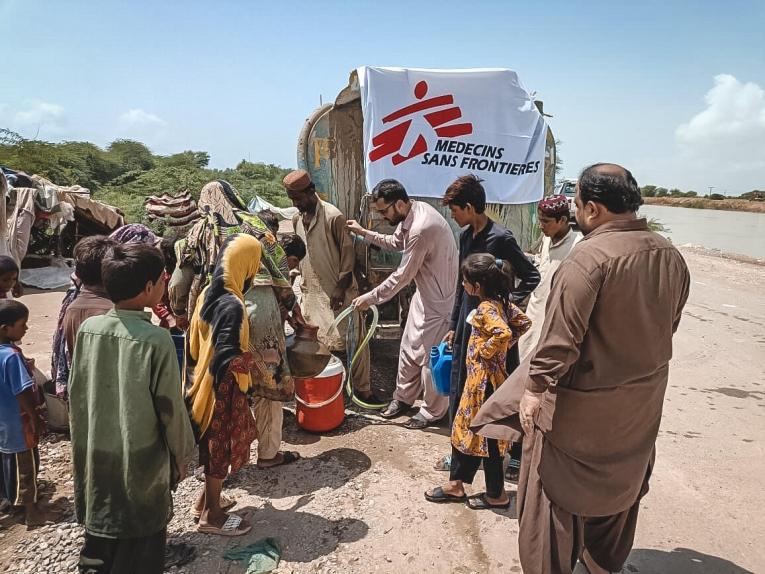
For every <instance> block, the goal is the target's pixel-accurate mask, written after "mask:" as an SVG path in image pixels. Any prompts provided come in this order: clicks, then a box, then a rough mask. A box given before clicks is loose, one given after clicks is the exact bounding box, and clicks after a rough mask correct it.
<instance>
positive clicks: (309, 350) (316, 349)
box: [287, 325, 332, 378]
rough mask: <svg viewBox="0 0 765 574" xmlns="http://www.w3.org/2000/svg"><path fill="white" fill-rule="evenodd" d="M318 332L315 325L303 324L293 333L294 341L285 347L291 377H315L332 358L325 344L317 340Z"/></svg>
mask: <svg viewBox="0 0 765 574" xmlns="http://www.w3.org/2000/svg"><path fill="white" fill-rule="evenodd" d="M318 333H319V328H318V327H317V326H316V325H305V326H303V328H302V329H299V330H298V331H297V332H296V333H295V342H294V343H293V344H292V345H290V346H289V347H287V362H288V363H289V366H290V371H291V373H292V376H293V377H297V378H309V377H316V376H317V375H319V374H321V372H322V371H323V370H324V368H325V367H326V366H327V364H328V363H329V360H330V358H332V354H331V353H330V352H329V349H328V348H327V346H326V345H324V343H322V342H321V341H319V339H318Z"/></svg>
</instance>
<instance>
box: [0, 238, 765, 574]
mask: <svg viewBox="0 0 765 574" xmlns="http://www.w3.org/2000/svg"><path fill="white" fill-rule="evenodd" d="M683 253H684V255H685V257H686V259H687V261H688V264H689V267H690V269H691V274H692V277H693V283H692V291H691V296H690V300H689V303H688V305H687V307H686V309H685V313H684V317H683V321H682V324H681V326H680V331H679V332H678V334H677V336H676V337H675V353H674V355H675V356H674V359H673V362H672V368H671V371H670V384H669V387H668V391H667V398H666V403H665V410H664V420H663V424H662V427H661V431H660V433H659V438H658V445H657V448H658V458H657V465H656V468H655V471H654V476H653V478H652V481H651V492H650V493H649V494H648V496H647V497H646V498H645V500H644V504H643V505H642V508H641V517H640V522H639V525H638V532H637V539H636V541H635V547H634V550H633V552H632V554H631V555H630V558H629V560H628V563H627V565H626V566H625V569H624V572H641V573H675V574H744V573H748V572H764V571H765V547H764V546H763V544H762V533H763V532H765V519H764V518H763V514H762V509H763V508H765V495H763V489H762V487H761V486H760V487H758V486H757V484H761V483H760V480H761V477H762V476H763V475H765V457H764V456H763V454H764V453H763V448H764V447H765V298H763V296H762V286H763V285H765V267H762V266H757V265H752V264H749V263H745V262H738V261H736V260H731V259H723V258H720V257H717V256H714V255H712V254H708V253H705V252H703V251H699V250H692V249H683ZM60 299H61V293H50V292H47V293H34V294H32V293H30V294H28V295H27V296H25V297H24V299H23V300H24V301H25V302H26V303H27V305H28V306H29V307H30V308H31V310H32V318H33V319H32V327H31V330H30V332H29V334H28V335H27V338H26V340H25V341H24V345H23V347H24V351H25V352H26V353H27V354H28V356H31V357H34V358H36V359H37V361H38V364H40V365H42V366H43V367H45V366H47V364H48V361H49V347H50V336H51V330H52V327H53V325H54V323H55V319H56V314H57V312H58V304H59V301H60ZM626 327H627V326H625V328H626ZM396 354H397V344H396V343H395V342H390V341H386V342H378V343H376V345H375V346H374V347H373V349H372V356H373V361H374V365H375V387H376V388H379V389H381V391H380V392H381V393H382V392H385V393H390V392H391V390H392V386H393V381H394V378H395V365H396ZM405 420H406V419H405V418H401V419H399V420H397V421H394V422H393V423H387V422H382V421H381V420H379V419H375V418H374V417H370V416H363V415H356V414H351V415H350V416H349V417H348V418H347V419H346V422H345V423H344V424H343V426H342V427H341V428H340V429H338V430H336V431H334V432H331V433H328V434H327V435H324V436H318V435H314V434H309V433H306V432H303V431H301V430H299V429H298V428H297V427H296V425H295V419H294V417H293V416H292V415H286V416H285V433H284V442H285V445H284V447H285V448H288V449H290V450H297V451H299V452H300V453H301V454H302V456H303V457H304V458H303V459H302V460H301V461H299V462H297V463H295V464H293V465H290V466H286V467H282V468H278V469H272V470H268V471H260V470H257V469H256V468H255V466H248V467H245V468H244V469H242V470H241V471H240V472H239V473H237V474H236V475H235V476H233V477H231V478H230V479H228V480H227V482H226V488H227V490H226V492H227V494H228V495H229V496H233V497H234V498H236V499H237V502H238V504H237V507H236V509H235V510H236V511H237V512H240V513H243V514H246V515H247V516H248V518H249V519H250V520H251V522H252V523H253V525H254V527H253V530H252V531H251V532H250V533H249V534H248V535H247V536H244V537H242V538H240V539H226V538H218V537H213V536H206V535H202V534H197V533H196V532H195V530H194V522H193V520H192V519H191V517H190V516H189V514H188V508H189V505H190V503H191V501H192V498H193V496H194V494H195V492H196V491H197V490H198V489H199V487H200V483H199V482H197V481H196V480H194V479H193V478H190V479H188V480H186V481H185V482H184V483H183V484H182V485H181V486H180V487H179V490H178V492H176V494H175V511H176V517H175V518H174V520H173V522H172V523H171V524H170V527H169V531H170V536H171V538H174V539H180V540H183V541H186V542H190V543H192V544H194V545H195V546H196V547H197V549H198V555H197V558H196V559H195V560H194V561H193V562H191V563H190V564H188V565H186V566H184V567H181V568H178V569H174V570H172V571H173V572H185V573H186V574H202V573H211V572H227V573H241V572H244V568H243V567H242V566H241V565H239V564H236V563H233V562H230V561H227V560H224V559H223V558H222V555H223V553H224V552H225V551H227V550H228V549H231V548H234V547H237V546H245V545H247V544H250V543H252V542H254V541H256V540H259V539H261V538H264V537H273V538H276V539H277V540H278V541H279V542H280V544H281V546H282V562H281V564H280V566H279V568H278V570H277V572H280V573H288V572H294V573H307V572H325V573H330V572H358V573H368V572H401V571H410V572H425V573H430V572H455V573H464V574H467V573H470V572H481V573H483V572H489V573H494V572H520V571H521V569H520V564H519V561H518V547H517V544H516V539H517V529H518V524H517V520H516V511H515V505H514V504H513V505H512V506H511V508H510V510H509V511H507V512H475V511H471V510H469V509H467V508H465V507H463V506H461V505H434V504H429V503H427V502H426V501H425V500H424V499H423V491H424V490H425V489H426V488H428V487H430V486H432V485H436V484H439V483H440V481H443V480H444V479H445V475H444V474H442V473H439V472H437V471H435V470H432V465H433V463H434V462H435V460H436V459H437V458H438V457H439V456H440V455H442V454H445V453H447V452H448V446H449V442H448V436H447V432H446V429H445V428H443V427H436V428H431V429H428V430H426V431H408V430H406V429H404V428H402V426H401V424H402V423H403V422H404V421H405ZM253 446H254V445H253ZM254 452H255V450H254V449H253V462H254V458H255V456H254ZM42 465H43V470H42V473H41V478H42V481H43V484H42V489H43V492H44V493H45V495H46V497H48V498H50V499H51V500H52V501H54V503H55V508H56V509H57V511H58V513H59V516H60V523H59V524H56V525H54V526H48V527H44V528H41V529H37V530H34V531H31V532H28V531H26V529H25V528H24V527H22V526H21V525H19V524H18V522H17V519H15V518H14V517H4V518H3V519H2V520H0V566H5V569H4V570H5V571H9V572H18V573H21V572H25V573H38V572H71V571H74V570H75V560H76V555H77V553H78V552H79V547H80V544H81V536H82V532H81V529H80V527H78V526H76V525H75V524H73V520H74V519H73V516H72V504H71V498H70V496H71V486H72V483H71V477H70V474H69V466H68V465H69V454H68V441H67V439H66V438H65V437H61V436H58V435H54V436H53V438H49V439H47V440H46V442H45V444H44V445H43V448H42ZM482 482H483V479H482V476H481V474H480V473H479V477H478V479H477V481H476V484H475V485H474V488H473V490H474V491H476V492H477V491H481V490H482ZM511 490H513V491H514V488H513V487H511ZM512 496H514V492H513V494H512ZM513 500H514V499H513ZM757 532H759V533H760V534H759V535H758V534H757ZM529 574H533V573H529Z"/></svg>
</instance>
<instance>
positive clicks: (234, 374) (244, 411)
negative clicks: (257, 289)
mask: <svg viewBox="0 0 765 574" xmlns="http://www.w3.org/2000/svg"><path fill="white" fill-rule="evenodd" d="M261 255H262V246H261V243H260V242H259V241H258V240H257V239H255V238H254V237H252V236H250V235H244V234H237V235H233V236H231V237H230V238H229V239H228V240H227V241H226V242H225V243H224V244H223V246H222V248H221V250H220V253H219V256H218V264H217V266H216V267H215V269H214V271H213V275H212V280H211V282H210V284H209V285H208V286H207V287H205V288H204V289H203V290H202V292H201V293H200V295H199V304H198V305H197V307H196V310H195V311H194V315H193V317H192V319H191V324H190V326H189V332H188V350H189V353H188V360H189V365H190V367H191V368H193V373H194V374H193V380H192V381H191V387H190V388H189V390H188V394H187V399H188V403H189V407H190V410H191V420H192V425H193V427H194V430H195V432H196V434H197V436H198V437H200V442H199V461H200V463H201V464H202V466H203V467H204V472H205V487H204V491H203V492H202V493H201V494H200V497H199V499H198V501H197V510H199V511H200V517H199V526H198V530H199V532H203V533H207V534H220V535H222V536H239V535H242V534H246V533H247V532H249V530H250V528H251V527H250V526H249V525H248V524H246V523H245V522H244V521H243V520H242V518H241V517H240V516H237V515H234V514H230V515H229V514H227V513H226V511H225V509H224V508H222V507H221V489H222V486H223V479H225V478H226V476H227V475H228V473H229V471H230V472H236V471H237V470H238V469H239V468H241V467H242V466H243V465H244V464H246V463H247V462H248V461H249V458H250V444H252V441H253V440H255V423H254V421H253V418H252V413H251V412H250V409H249V407H248V405H247V395H246V393H247V392H248V391H249V390H250V386H251V383H252V377H251V376H250V366H251V365H250V364H251V362H252V355H251V353H250V350H249V349H250V333H251V331H250V324H249V321H248V320H247V315H246V308H245V302H244V293H245V291H246V290H247V288H248V287H249V284H250V282H251V281H252V280H253V279H254V278H255V275H256V274H257V272H258V268H259V267H260V261H261Z"/></svg>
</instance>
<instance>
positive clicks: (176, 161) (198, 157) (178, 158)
mask: <svg viewBox="0 0 765 574" xmlns="http://www.w3.org/2000/svg"><path fill="white" fill-rule="evenodd" d="M209 164H210V154H209V153H207V152H206V151H184V152H181V153H176V154H173V155H170V156H167V157H165V158H162V165H163V166H165V167H191V168H195V167H197V168H201V167H207V166H208V165H209Z"/></svg>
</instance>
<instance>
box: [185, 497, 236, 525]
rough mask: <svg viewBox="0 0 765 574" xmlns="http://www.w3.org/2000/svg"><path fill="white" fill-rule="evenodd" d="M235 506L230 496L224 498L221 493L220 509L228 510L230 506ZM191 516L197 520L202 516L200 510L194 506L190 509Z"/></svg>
mask: <svg viewBox="0 0 765 574" xmlns="http://www.w3.org/2000/svg"><path fill="white" fill-rule="evenodd" d="M235 506H236V500H231V499H230V498H226V497H225V496H223V495H222V494H221V495H220V509H221V510H229V509H231V508H234V507H235ZM191 516H193V517H194V518H196V519H197V520H199V518H200V517H201V516H202V511H201V510H197V509H196V508H192V509H191Z"/></svg>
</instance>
